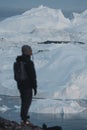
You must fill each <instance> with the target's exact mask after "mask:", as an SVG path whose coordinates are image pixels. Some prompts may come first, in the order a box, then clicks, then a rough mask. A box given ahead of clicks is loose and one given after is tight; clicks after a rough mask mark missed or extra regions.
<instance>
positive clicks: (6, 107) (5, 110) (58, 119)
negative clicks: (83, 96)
mask: <svg viewBox="0 0 87 130" xmlns="http://www.w3.org/2000/svg"><path fill="white" fill-rule="evenodd" d="M86 102H87V101H86V100H80V101H79V103H81V104H82V103H83V105H86ZM18 106H19V107H18ZM37 107H38V106H37ZM0 116H2V117H4V118H6V119H9V120H14V121H18V122H20V98H19V97H10V96H0ZM30 117H31V118H30V119H31V121H32V122H33V123H34V124H36V125H39V126H42V124H43V123H46V124H47V126H55V125H58V126H61V127H62V129H63V130H87V111H84V112H82V113H77V114H37V113H30Z"/></svg>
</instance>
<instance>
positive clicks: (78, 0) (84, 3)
mask: <svg viewBox="0 0 87 130" xmlns="http://www.w3.org/2000/svg"><path fill="white" fill-rule="evenodd" d="M41 4H42V5H45V6H49V7H52V8H62V9H66V10H68V9H86V8H87V0H0V8H20V9H28V8H32V7H37V6H39V5H41Z"/></svg>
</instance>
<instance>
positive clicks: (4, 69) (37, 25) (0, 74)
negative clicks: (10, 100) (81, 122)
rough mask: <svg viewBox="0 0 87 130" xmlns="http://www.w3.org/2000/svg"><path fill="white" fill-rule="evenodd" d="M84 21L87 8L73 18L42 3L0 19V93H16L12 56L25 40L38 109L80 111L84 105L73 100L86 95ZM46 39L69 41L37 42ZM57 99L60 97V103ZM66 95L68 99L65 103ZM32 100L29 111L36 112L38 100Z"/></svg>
mask: <svg viewBox="0 0 87 130" xmlns="http://www.w3.org/2000/svg"><path fill="white" fill-rule="evenodd" d="M86 22H87V11H84V12H83V13H81V14H75V13H74V18H73V19H72V20H69V19H67V18H65V17H64V15H63V13H62V11H61V10H56V9H50V8H47V7H44V6H40V7H38V8H34V9H31V10H29V11H27V12H25V13H23V14H22V15H19V16H15V17H11V18H8V19H6V20H4V21H2V22H0V55H1V57H0V61H1V62H0V68H1V70H0V94H1V95H11V96H13V95H14V96H15V95H19V93H18V90H17V88H16V86H17V85H16V82H15V81H14V76H13V63H14V61H15V58H16V56H17V55H20V54H21V46H22V45H24V44H29V45H31V47H32V48H33V53H34V62H35V68H36V72H37V80H38V94H37V96H36V97H37V98H39V99H41V98H43V100H42V102H43V111H41V112H44V113H45V112H48V111H49V112H50V110H52V112H53V113H54V111H55V112H56V113H57V112H63V113H68V112H69V113H70V112H71V113H74V112H82V111H84V110H85V109H86V108H85V107H83V106H80V105H79V104H78V103H77V102H76V101H75V102H74V101H73V100H76V99H77V100H79V99H87V87H86V85H87V32H86V30H87V24H86ZM46 40H52V41H69V43H68V44H64V43H62V44H54V43H52V44H37V43H38V42H43V41H46ZM73 41H75V43H74V42H73ZM78 42H84V43H85V44H79V43H78ZM58 99H61V100H62V101H63V102H61V103H60V107H59V102H57V100H58ZM66 99H70V101H69V102H67V103H66V101H65V100H66ZM36 101H37V103H36V106H37V104H38V110H37V109H36V110H37V111H36V110H35V109H34V108H36V106H34V104H33V106H34V107H33V106H32V107H33V108H32V109H31V111H33V112H39V110H40V107H41V100H38V99H37V100H36ZM47 102H49V104H47ZM72 104H73V105H72ZM61 105H62V106H61ZM49 106H50V107H49ZM55 106H56V107H57V108H56V107H55ZM76 108H77V109H76Z"/></svg>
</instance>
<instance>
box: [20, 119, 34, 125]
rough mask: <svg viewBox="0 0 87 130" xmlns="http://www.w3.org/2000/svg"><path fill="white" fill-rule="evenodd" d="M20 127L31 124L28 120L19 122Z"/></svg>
mask: <svg viewBox="0 0 87 130" xmlns="http://www.w3.org/2000/svg"><path fill="white" fill-rule="evenodd" d="M21 125H23V126H33V124H32V123H31V122H30V121H29V120H27V121H23V122H21Z"/></svg>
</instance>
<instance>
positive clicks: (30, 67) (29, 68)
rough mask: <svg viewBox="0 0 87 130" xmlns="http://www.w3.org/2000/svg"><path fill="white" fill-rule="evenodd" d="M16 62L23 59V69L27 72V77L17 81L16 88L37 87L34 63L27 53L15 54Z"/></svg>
mask: <svg viewBox="0 0 87 130" xmlns="http://www.w3.org/2000/svg"><path fill="white" fill-rule="evenodd" d="M16 61H17V62H20V61H23V62H25V63H26V64H25V69H26V72H27V74H28V79H26V80H25V81H22V82H17V86H18V89H23V90H24V89H30V88H31V89H36V88H37V81H36V72H35V68H34V63H33V61H32V60H31V59H30V56H29V55H21V56H17V58H16Z"/></svg>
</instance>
